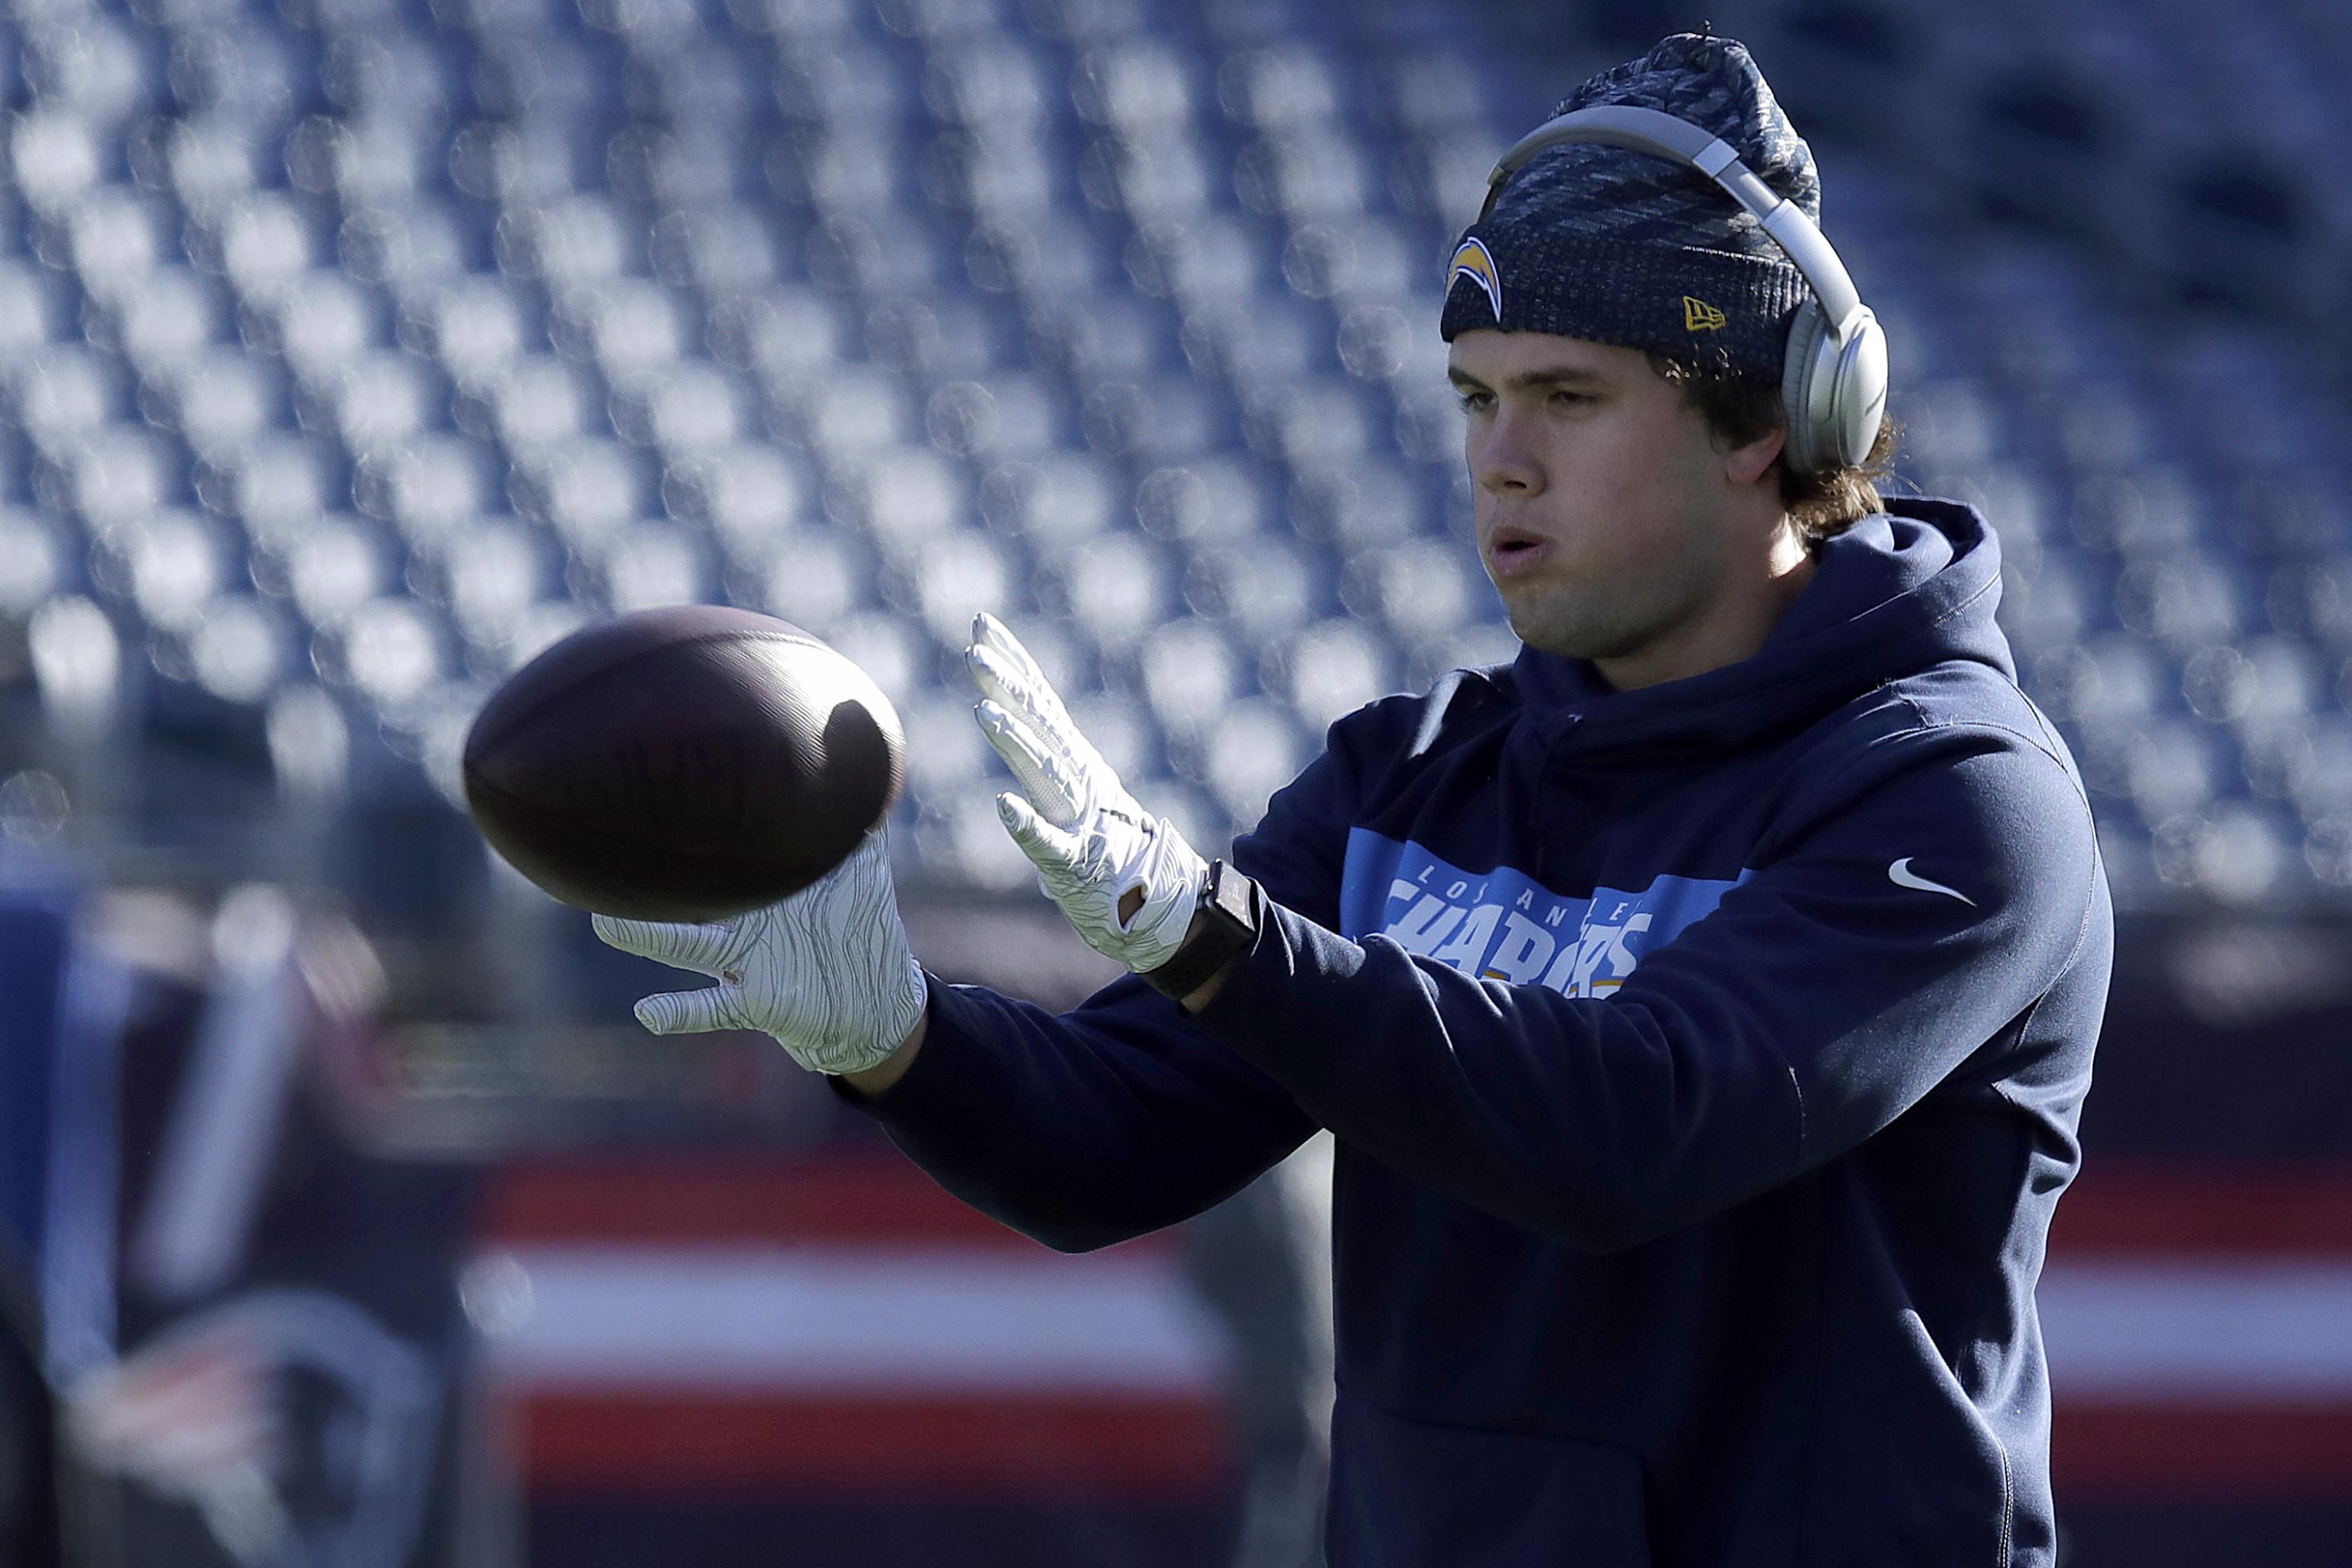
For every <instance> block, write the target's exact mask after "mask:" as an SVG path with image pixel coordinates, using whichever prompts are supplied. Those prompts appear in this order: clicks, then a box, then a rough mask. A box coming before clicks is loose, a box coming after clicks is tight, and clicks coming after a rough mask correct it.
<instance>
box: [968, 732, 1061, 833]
mask: <svg viewBox="0 0 2352 1568" xmlns="http://www.w3.org/2000/svg"><path fill="white" fill-rule="evenodd" d="M972 716H973V717H974V718H975V719H977V720H979V721H980V730H981V733H982V734H983V735H986V736H987V737H988V743H989V744H990V745H992V746H993V747H995V748H996V754H997V755H998V756H1000V757H1003V759H1004V765H1005V766H1006V767H1008V768H1011V769H1012V770H1013V782H1014V783H1015V784H1019V785H1020V786H1021V793H1022V794H1024V795H1027V796H1028V797H1029V799H1030V801H1031V802H1032V803H1033V804H1034V805H1035V806H1036V807H1037V810H1038V811H1039V813H1040V814H1042V815H1043V816H1045V817H1046V818H1047V819H1048V820H1050V821H1052V822H1054V823H1055V825H1056V826H1063V827H1067V826H1071V825H1072V824H1074V823H1076V821H1077V820H1078V817H1079V815H1080V813H1081V810H1082V803H1081V802H1080V800H1079V798H1078V796H1079V790H1078V782H1077V779H1076V777H1075V776H1074V774H1073V773H1072V770H1071V768H1070V765H1069V763H1068V761H1067V760H1066V758H1064V757H1061V756H1059V755H1056V754H1055V752H1053V750H1052V749H1051V748H1050V746H1049V743H1048V742H1047V741H1046V740H1045V738H1044V737H1042V736H1041V735H1039V733H1038V732H1037V731H1035V730H1034V728H1032V727H1031V726H1030V725H1029V724H1027V723H1024V722H1023V721H1021V720H1019V719H1016V718H1014V717H1013V715H1012V714H1010V713H1007V712H1006V711H1005V710H1003V709H1002V708H1000V707H998V706H997V705H996V704H995V703H993V702H982V704H981V705H980V706H979V707H977V708H975V709H973V710H972Z"/></svg>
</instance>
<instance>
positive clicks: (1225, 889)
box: [1209, 860, 1257, 931]
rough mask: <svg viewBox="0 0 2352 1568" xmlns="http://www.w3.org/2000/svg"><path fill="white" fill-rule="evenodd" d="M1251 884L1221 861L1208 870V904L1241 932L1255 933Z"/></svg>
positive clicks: (1255, 922)
mask: <svg viewBox="0 0 2352 1568" xmlns="http://www.w3.org/2000/svg"><path fill="white" fill-rule="evenodd" d="M1251 887H1252V883H1251V882H1250V879H1248V878H1247V877H1244V876H1243V875H1242V874H1241V873H1240V872H1239V871H1236V870H1234V868H1232V867H1231V866H1228V865H1226V864H1225V863H1224V862H1223V860H1220V861H1218V862H1217V863H1216V864H1215V865H1213V866H1212V867H1210V868H1209V904H1210V906H1211V907H1212V908H1213V909H1215V910H1218V911H1219V912H1220V913H1222V914H1223V915H1224V917H1225V918H1226V919H1228V920H1230V921H1233V922H1234V924H1235V925H1238V926H1239V927H1240V928H1241V929H1242V930H1244V931H1255V930H1256V929H1257V921H1255V918H1253V916H1254V911H1253V910H1252V909H1251V905H1250V890H1251Z"/></svg>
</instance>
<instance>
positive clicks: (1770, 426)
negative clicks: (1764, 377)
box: [1649, 353, 1902, 541]
mask: <svg viewBox="0 0 2352 1568" xmlns="http://www.w3.org/2000/svg"><path fill="white" fill-rule="evenodd" d="M1649 360H1650V368H1651V369H1652V370H1654V371H1655V372H1657V373H1658V374H1659V375H1661V376H1663V377H1664V378H1665V379H1666V380H1667V381H1670V382H1673V383H1674V384H1675V385H1677V386H1679V387H1681V388H1682V389H1683V401H1684V403H1685V404H1686V405H1689V406H1691V407H1693V408H1696V409H1697V410H1698V412H1699V416H1700V417H1702V418H1704V419H1705V420H1706V429H1707V434H1708V435H1709V436H1711V437H1714V438H1715V439H1716V440H1717V442H1719V443H1720V444H1721V445H1723V446H1724V447H1745V446H1746V445H1748V443H1749V442H1750V441H1759V440H1761V439H1763V438H1764V437H1766V436H1768V435H1769V434H1770V433H1771V432H1773V431H1775V430H1778V429H1780V427H1781V426H1783V425H1784V424H1786V423H1787V416H1786V415H1785V414H1784V413H1783V412H1782V410H1781V407H1780V388H1779V387H1778V386H1774V385H1770V384H1766V383H1764V382H1760V381H1749V380H1747V379H1746V378H1744V377H1741V376H1737V375H1734V374H1731V373H1730V372H1728V371H1725V370H1717V369H1711V368H1708V367H1706V366H1702V365H1696V364H1693V363H1690V362H1689V361H1687V360H1680V359H1675V358H1671V357H1669V356H1668V355H1665V354H1662V353H1652V354H1651V355H1650V356H1649ZM1901 433H1902V427H1901V426H1897V425H1896V424H1895V422H1894V421H1893V420H1891V419H1886V418H1881V419H1880V420H1879V422H1878V434H1877V435H1876V436H1875V437H1872V439H1871V443H1870V450H1869V452H1868V453H1866V454H1865V455H1864V458H1863V459H1862V461H1861V462H1859V463H1855V464H1852V465H1850V466H1848V467H1845V468H1824V469H1822V470H1821V471H1820V472H1819V473H1811V474H1800V473H1796V472H1793V471H1791V470H1790V468H1789V465H1788V464H1787V463H1785V462H1783V461H1782V460H1781V459H1780V458H1773V459H1772V465H1773V467H1774V468H1778V469H1779V470H1780V504H1781V506H1782V507H1784V508H1785V509H1787V510H1788V513H1789V521H1791V522H1793V523H1795V524H1796V525H1797V530H1798V531H1799V532H1801V533H1802V534H1803V535H1804V536H1805V538H1806V539H1807V540H1808V541H1817V540H1823V539H1830V538H1834V537H1835V536H1836V535H1838V534H1841V533H1843V532H1844V531H1846V530H1847V529H1848V528H1849V527H1851V526H1852V525H1853V523H1854V522H1856V521H1859V520H1860V519H1862V518H1863V517H1864V516H1866V515H1868V514H1869V513H1871V512H1874V511H1881V510H1885V503H1884V502H1883V501H1881V500H1880V499H1879V495H1878V486H1877V483H1876V481H1877V480H1879V479H1885V477H1886V476H1887V474H1888V473H1889V472H1890V471H1892V468H1893V460H1894V457H1895V437H1897V436H1899V435H1900V434H1901Z"/></svg>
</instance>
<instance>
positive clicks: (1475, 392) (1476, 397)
mask: <svg viewBox="0 0 2352 1568" xmlns="http://www.w3.org/2000/svg"><path fill="white" fill-rule="evenodd" d="M1454 401H1455V402H1456V403H1459V404H1460V405H1462V410H1463V412H1464V413H1465V414H1484V413H1486V410H1488V409H1489V408H1492V407H1493V406H1495V395H1494V394H1493V393H1491V392H1489V391H1487V390H1486V388H1485V387H1483V386H1457V387H1455V388H1454Z"/></svg>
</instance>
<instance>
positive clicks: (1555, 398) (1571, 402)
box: [1551, 386, 1592, 408]
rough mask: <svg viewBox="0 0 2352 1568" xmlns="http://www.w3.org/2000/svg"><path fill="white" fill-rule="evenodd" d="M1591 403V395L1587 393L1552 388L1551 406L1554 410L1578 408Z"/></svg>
mask: <svg viewBox="0 0 2352 1568" xmlns="http://www.w3.org/2000/svg"><path fill="white" fill-rule="evenodd" d="M1591 401H1592V398H1591V395H1590V394H1587V393H1582V392H1570V391H1568V390H1567V389H1565V388H1563V387H1557V386H1556V387H1554V388H1552V393H1551V405H1552V406H1553V407H1554V408H1576V407H1580V406H1582V405H1585V404H1587V403H1590V402H1591Z"/></svg>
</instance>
